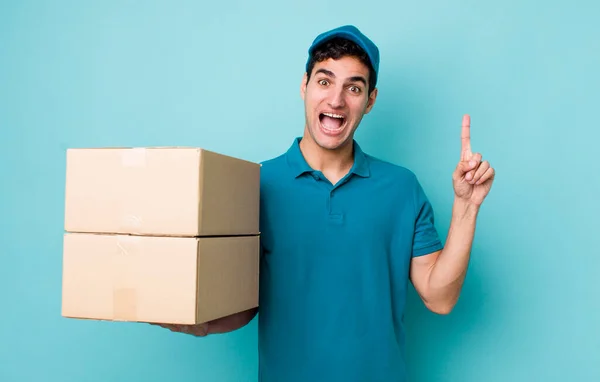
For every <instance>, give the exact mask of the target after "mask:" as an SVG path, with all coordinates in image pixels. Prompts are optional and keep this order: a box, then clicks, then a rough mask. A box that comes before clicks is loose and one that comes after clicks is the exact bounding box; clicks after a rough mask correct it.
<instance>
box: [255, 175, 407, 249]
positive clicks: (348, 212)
mask: <svg viewBox="0 0 600 382" xmlns="http://www.w3.org/2000/svg"><path fill="white" fill-rule="evenodd" d="M413 226H414V206H413V202H412V199H411V198H410V197H408V196H406V195H404V194H403V193H402V192H399V191H398V190H395V189H394V188H393V187H390V185H387V184H369V183H368V182H366V181H365V182H363V183H361V182H360V181H357V182H354V183H352V184H347V185H343V186H341V187H337V188H336V187H332V186H331V185H328V184H326V183H325V182H318V181H314V182H312V181H311V179H308V180H306V181H304V182H301V181H299V182H294V183H289V184H281V185H277V186H273V187H271V188H269V189H267V190H265V191H264V192H262V196H261V235H262V242H263V246H264V248H265V249H266V250H267V251H275V252H278V251H282V252H286V253H290V252H295V251H298V250H301V251H302V252H310V251H313V250H314V251H317V250H319V251H322V250H323V249H329V250H330V251H331V252H335V251H336V250H337V249H339V248H356V249H360V248H364V249H368V250H373V251H379V252H390V251H392V250H394V249H395V248H400V247H406V246H410V244H411V242H412V234H413V228H414V227H413Z"/></svg>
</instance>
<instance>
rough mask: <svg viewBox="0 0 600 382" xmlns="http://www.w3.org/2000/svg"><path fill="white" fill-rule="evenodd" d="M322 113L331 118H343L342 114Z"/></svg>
mask: <svg viewBox="0 0 600 382" xmlns="http://www.w3.org/2000/svg"><path fill="white" fill-rule="evenodd" d="M323 115H326V116H328V117H331V118H340V119H341V118H344V116H343V115H339V114H333V113H323Z"/></svg>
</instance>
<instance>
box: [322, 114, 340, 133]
mask: <svg viewBox="0 0 600 382" xmlns="http://www.w3.org/2000/svg"><path fill="white" fill-rule="evenodd" d="M319 121H320V122H321V126H322V127H323V129H324V130H325V131H326V132H330V133H337V132H340V131H342V130H343V128H344V125H345V122H346V117H345V116H344V115H342V114H334V113H321V114H319Z"/></svg>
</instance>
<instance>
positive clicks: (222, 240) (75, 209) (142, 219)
mask: <svg viewBox="0 0 600 382" xmlns="http://www.w3.org/2000/svg"><path fill="white" fill-rule="evenodd" d="M259 190H260V165H259V164H257V163H252V162H248V161H245V160H241V159H238V158H233V157H230V156H226V155H222V154H218V153H214V152H211V151H208V150H204V149H200V148H158V147H157V148H94V149H69V150H67V169H66V190H65V191H66V195H65V231H66V232H65V235H64V249H63V289H62V315H63V316H65V317H71V318H83V319H97V320H118V321H139V322H155V323H176V324H195V323H202V322H206V321H209V320H212V319H216V318H219V317H224V316H227V315H230V314H234V313H237V312H240V311H243V310H246V309H250V308H253V307H256V306H258V274H259V253H260V249H259V204H260V191H259Z"/></svg>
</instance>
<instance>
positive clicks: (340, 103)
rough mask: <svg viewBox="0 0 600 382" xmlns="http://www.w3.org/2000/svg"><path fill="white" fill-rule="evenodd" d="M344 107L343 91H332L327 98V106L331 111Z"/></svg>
mask: <svg viewBox="0 0 600 382" xmlns="http://www.w3.org/2000/svg"><path fill="white" fill-rule="evenodd" d="M345 105H346V100H345V98H344V89H337V88H335V89H332V91H331V95H330V98H329V106H330V107H331V108H332V109H339V108H342V107H344V106H345Z"/></svg>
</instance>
